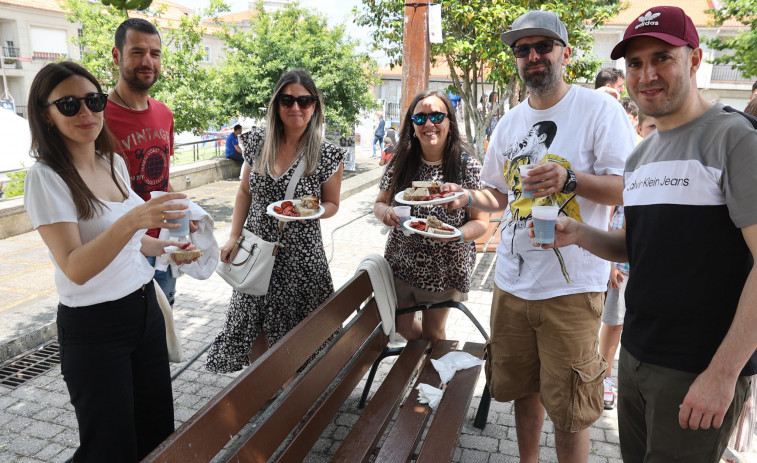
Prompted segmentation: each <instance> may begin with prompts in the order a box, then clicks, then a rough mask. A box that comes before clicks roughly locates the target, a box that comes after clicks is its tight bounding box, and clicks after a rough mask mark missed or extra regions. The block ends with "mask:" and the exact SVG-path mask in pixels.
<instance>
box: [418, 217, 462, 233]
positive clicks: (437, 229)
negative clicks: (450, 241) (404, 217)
mask: <svg viewBox="0 0 757 463" xmlns="http://www.w3.org/2000/svg"><path fill="white" fill-rule="evenodd" d="M410 228H412V229H414V230H418V231H422V232H426V233H433V234H435V235H454V234H455V229H454V228H452V227H450V226H448V225H444V223H442V221H441V220H439V219H438V218H437V217H436V216H433V215H430V216H428V218H427V219H426V222H425V223H424V222H421V221H420V220H418V221H415V222H410Z"/></svg>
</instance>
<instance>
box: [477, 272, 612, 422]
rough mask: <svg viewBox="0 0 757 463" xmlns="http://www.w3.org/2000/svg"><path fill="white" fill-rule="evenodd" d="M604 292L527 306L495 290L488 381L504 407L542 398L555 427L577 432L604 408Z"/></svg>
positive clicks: (497, 289)
mask: <svg viewBox="0 0 757 463" xmlns="http://www.w3.org/2000/svg"><path fill="white" fill-rule="evenodd" d="M603 305H604V300H603V293H580V294H570V295H566V296H558V297H554V298H551V299H545V300H541V301H527V300H524V299H521V298H519V297H515V296H513V295H512V294H509V293H506V292H504V291H502V290H501V289H499V288H497V287H496V286H495V289H494V299H493V301H492V313H491V331H492V336H491V339H490V340H489V342H488V343H487V346H486V347H487V361H486V379H487V381H488V383H489V388H490V390H491V393H492V397H494V398H495V399H496V400H498V401H500V402H507V401H510V400H515V399H519V398H521V397H525V396H527V395H529V394H533V393H534V392H537V393H539V395H540V399H541V402H542V404H544V408H545V409H546V410H547V413H548V414H549V417H550V419H551V420H552V422H553V423H554V425H555V428H557V429H560V430H562V431H569V432H576V431H580V430H582V429H586V428H588V427H589V426H591V424H592V423H594V422H595V421H596V420H597V419H598V418H599V417H600V416H601V415H602V411H603V409H604V404H603V402H602V394H603V392H604V391H603V388H602V380H603V378H604V372H605V369H606V368H607V362H605V360H604V359H603V358H602V356H601V355H599V353H598V352H597V344H598V333H599V325H600V321H601V317H602V307H603Z"/></svg>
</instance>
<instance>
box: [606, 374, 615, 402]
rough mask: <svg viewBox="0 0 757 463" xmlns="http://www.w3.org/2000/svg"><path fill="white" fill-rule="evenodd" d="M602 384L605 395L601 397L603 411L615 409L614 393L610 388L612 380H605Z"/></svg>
mask: <svg viewBox="0 0 757 463" xmlns="http://www.w3.org/2000/svg"><path fill="white" fill-rule="evenodd" d="M603 384H604V387H605V394H604V397H603V401H604V404H605V410H612V409H613V408H615V391H614V390H613V387H612V378H605V379H604V381H603Z"/></svg>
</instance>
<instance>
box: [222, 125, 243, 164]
mask: <svg viewBox="0 0 757 463" xmlns="http://www.w3.org/2000/svg"><path fill="white" fill-rule="evenodd" d="M241 134H242V126H241V125H239V124H237V125H235V126H234V131H233V132H231V133H230V134H229V136H228V137H226V157H227V158H229V159H233V160H234V161H239V162H244V158H243V157H242V148H241V147H240V146H239V138H237V137H239V135H241Z"/></svg>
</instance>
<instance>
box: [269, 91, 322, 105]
mask: <svg viewBox="0 0 757 463" xmlns="http://www.w3.org/2000/svg"><path fill="white" fill-rule="evenodd" d="M277 98H278V100H279V104H280V105H281V106H283V107H285V108H291V107H292V106H294V103H295V102H297V106H299V107H300V109H308V108H309V107H311V106H313V103H315V102H316V101H318V99H316V97H314V96H312V95H302V96H298V97H294V96H292V95H287V94H286V93H279V96H278V97H277Z"/></svg>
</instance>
